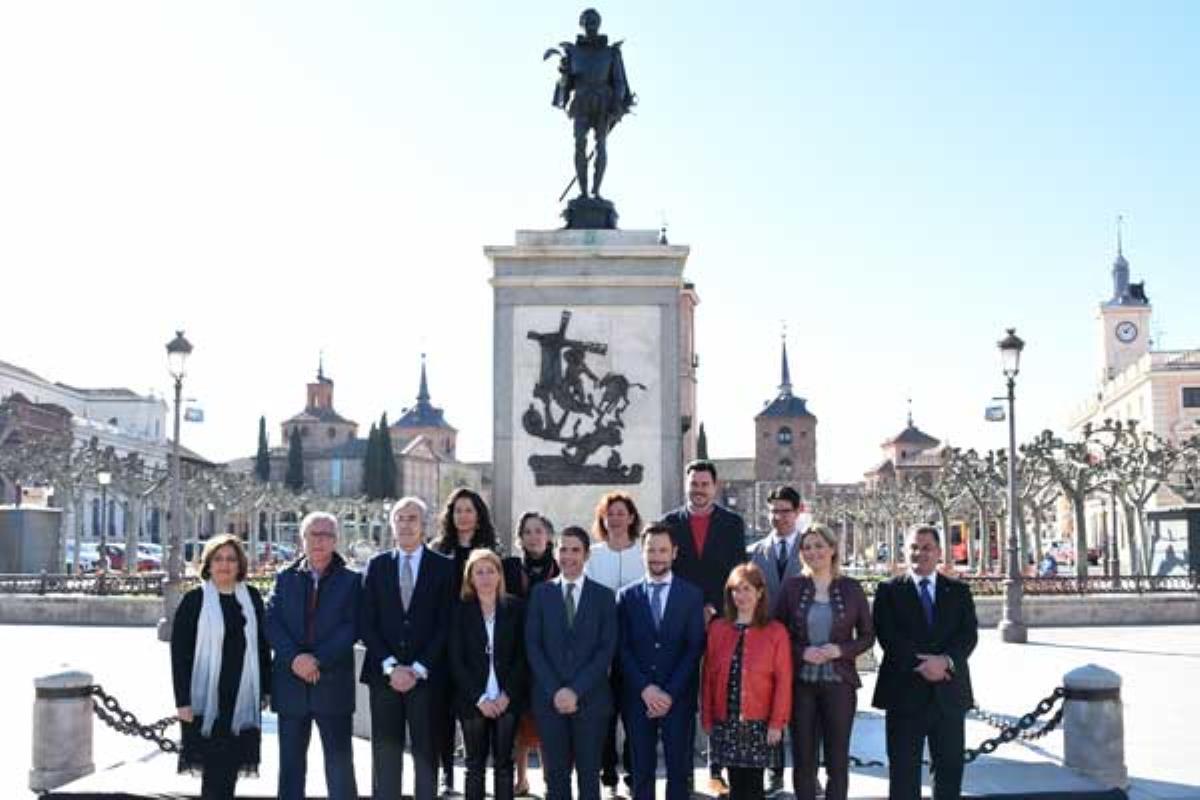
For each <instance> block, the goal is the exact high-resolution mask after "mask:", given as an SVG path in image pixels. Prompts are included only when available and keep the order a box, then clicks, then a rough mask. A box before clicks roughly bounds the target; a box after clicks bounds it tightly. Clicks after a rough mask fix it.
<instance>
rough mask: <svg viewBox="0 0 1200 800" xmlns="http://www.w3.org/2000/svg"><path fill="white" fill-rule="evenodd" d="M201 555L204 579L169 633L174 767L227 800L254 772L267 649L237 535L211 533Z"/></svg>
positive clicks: (207, 793)
mask: <svg viewBox="0 0 1200 800" xmlns="http://www.w3.org/2000/svg"><path fill="white" fill-rule="evenodd" d="M200 560H201V568H200V577H201V578H202V579H203V583H201V585H200V586H199V587H197V588H195V589H193V590H192V591H190V592H188V593H187V594H186V595H184V596H183V599H182V600H181V601H180V603H179V609H178V611H176V613H175V624H174V627H173V630H172V636H171V671H172V677H173V678H174V684H175V705H176V706H177V707H178V714H179V719H180V723H181V726H182V728H183V742H182V747H181V748H180V751H179V771H180V772H185V771H186V772H192V773H195V772H200V774H201V776H202V777H201V784H200V796H201V798H204V800H209V798H211V800H218V799H221V800H224V799H225V798H233V797H234V796H235V791H236V787H237V779H238V776H239V775H252V774H257V771H258V763H259V751H260V749H261V741H262V736H261V730H262V722H261V716H260V715H261V710H262V708H263V707H264V706H265V704H266V701H267V695H268V694H269V687H268V683H269V681H270V677H271V668H270V658H271V656H270V649H269V648H268V646H267V639H266V634H265V632H264V630H263V601H262V597H261V596H259V593H258V590H256V589H255V588H254V587H253V586H250V585H249V584H247V583H246V582H245V581H246V572H247V568H248V563H247V559H246V553H245V550H243V549H242V543H241V541H240V540H239V539H238V538H237V537H236V536H231V535H227V534H223V535H221V536H214V537H213V538H211V539H209V540H208V542H207V543H206V544H205V546H204V552H203V553H202V554H201V556H200Z"/></svg>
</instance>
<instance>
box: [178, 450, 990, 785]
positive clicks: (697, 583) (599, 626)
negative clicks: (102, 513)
mask: <svg viewBox="0 0 1200 800" xmlns="http://www.w3.org/2000/svg"><path fill="white" fill-rule="evenodd" d="M686 481H687V503H686V504H685V505H684V506H683V507H681V508H679V509H677V510H675V511H672V512H670V513H669V514H667V515H666V516H664V517H663V518H662V519H661V520H659V521H657V522H652V523H650V524H645V523H644V521H643V520H642V519H641V516H640V514H639V512H638V508H637V504H636V502H635V501H634V498H633V497H632V496H630V495H629V494H627V493H623V492H612V493H609V494H606V495H604V496H603V497H602V498H601V500H600V502H599V504H598V505H597V507H596V512H595V517H594V520H593V522H592V526H591V530H590V531H588V530H585V529H584V528H583V527H580V526H576V525H568V526H566V527H564V528H563V529H562V530H560V531H558V532H557V535H556V533H555V531H554V528H553V526H552V524H551V522H550V521H549V520H548V519H546V518H545V517H544V516H543V515H541V514H539V513H536V512H528V513H525V514H524V515H522V516H521V518H520V520H519V522H518V524H517V528H516V531H515V535H516V544H517V547H518V548H519V553H518V554H516V555H513V556H509V557H508V558H501V556H500V555H498V554H497V552H496V532H495V529H494V527H493V525H492V522H491V519H490V515H489V513H488V509H487V506H486V504H485V503H484V501H483V499H482V498H481V497H480V496H479V495H478V494H476V493H475V492H473V491H471V490H469V489H458V490H456V491H455V492H454V493H453V494H452V495H451V496H450V498H448V500H447V502H446V504H445V507H444V508H443V510H442V514H441V517H440V531H439V533H438V535H437V536H436V537H433V539H432V541H429V542H427V541H426V536H425V532H424V520H425V518H426V515H427V509H426V506H425V504H424V503H423V502H422V501H421V500H420V499H417V498H414V497H406V498H403V499H401V500H399V501H397V502H396V503H395V505H394V506H393V507H392V509H391V512H390V520H389V522H390V526H391V531H392V535H393V543H394V547H393V549H391V550H388V551H384V552H381V553H379V554H378V555H376V556H375V557H373V558H372V559H371V561H370V562H369V563H368V565H367V567H366V569H365V570H364V571H363V573H362V574H361V575H359V574H357V573H355V572H353V571H351V570H350V569H348V568H347V566H346V564H345V562H344V561H343V560H342V558H341V556H340V555H339V554H338V553H337V548H336V543H337V535H338V527H337V520H336V519H335V518H334V517H332V516H330V515H328V514H324V513H320V512H316V513H312V514H309V515H308V516H307V517H305V519H304V520H303V522H302V523H301V538H302V540H303V545H304V555H303V556H302V557H300V558H299V559H298V560H297V561H296V562H295V563H293V564H292V565H290V566H289V567H288V568H287V569H285V570H284V571H282V572H281V573H280V574H279V575H278V576H277V578H276V583H275V588H274V591H273V592H272V594H271V597H270V599H269V601H268V602H267V603H266V604H264V603H263V601H262V599H261V598H260V597H259V595H258V594H257V592H256V591H255V590H254V589H253V587H251V586H249V585H248V584H247V583H246V582H245V577H246V557H245V553H244V551H243V550H242V546H241V543H240V541H239V540H238V539H237V538H236V537H233V536H219V537H215V538H213V539H211V540H209V542H208V543H207V545H206V547H205V549H204V552H203V555H202V565H201V576H202V578H203V582H202V585H201V586H200V587H199V588H197V589H195V590H193V591H192V592H190V593H188V594H187V595H185V597H184V598H183V600H182V602H181V604H180V606H179V611H178V614H177V615H176V620H175V627H174V635H173V638H172V648H171V650H172V660H173V672H174V686H175V695H176V704H177V706H178V707H179V710H178V713H179V717H180V720H181V721H182V722H183V729H184V734H183V742H182V747H181V753H180V768H181V769H189V770H197V771H200V772H201V774H202V797H205V798H227V797H233V796H234V789H235V785H236V781H237V778H238V775H239V774H246V773H248V772H252V771H253V770H255V769H256V767H257V765H258V761H259V748H260V741H261V737H260V730H261V725H260V712H261V709H262V708H263V707H264V704H265V702H266V698H268V697H269V698H270V705H271V707H272V708H273V709H274V710H275V712H276V713H277V714H278V717H279V728H278V730H279V749H280V770H279V797H280V798H285V799H287V800H290V799H291V798H302V797H304V785H305V779H306V767H305V755H306V753H307V750H308V744H309V740H310V736H311V730H312V726H313V723H314V722H315V723H316V726H317V729H318V731H319V733H320V736H321V742H322V747H323V752H324V760H325V778H326V784H327V788H328V796H329V797H330V798H331V799H333V800H337V799H342V800H345V799H346V798H357V797H358V794H357V787H356V784H355V778H354V768H353V757H352V749H351V728H352V722H351V720H352V715H353V712H354V696H355V674H354V663H355V659H354V644H355V643H356V642H358V641H361V642H362V643H363V644H364V646H365V658H364V659H363V662H362V667H361V670H360V671H359V673H358V676H357V677H358V680H359V681H360V682H361V683H364V684H366V685H367V687H368V693H369V698H370V723H371V756H372V769H371V779H372V792H371V793H372V796H373V797H374V798H376V800H384V798H386V799H387V800H396V799H397V798H399V797H400V796H401V781H402V776H403V769H404V752H405V747H406V744H407V746H408V748H409V749H410V751H411V756H412V764H413V767H414V773H415V774H414V776H413V785H414V792H413V796H414V797H415V798H416V799H417V800H430V799H431V798H433V797H435V796H437V795H438V794H446V793H450V792H453V791H454V778H453V774H454V773H453V759H452V757H453V748H454V743H455V739H456V735H455V734H456V730H455V728H456V726H457V727H458V728H460V729H461V734H462V741H463V745H464V750H465V762H466V784H465V787H464V790H465V795H466V798H467V800H483V798H484V796H485V785H486V784H485V776H486V769H487V766H488V763H489V761H490V762H491V765H492V770H493V790H492V791H493V794H494V796H495V798H496V800H512V798H513V797H514V795H521V794H525V793H527V792H528V790H529V783H528V778H527V774H526V770H527V762H528V755H529V752H530V751H531V750H532V749H534V748H538V749H540V752H541V765H542V768H543V772H544V778H545V783H546V789H547V793H546V796H547V798H548V800H568V799H569V798H571V797H572V796H573V792H572V783H574V789H575V793H577V795H578V797H579V798H581V800H598V798H599V797H600V794H601V788H602V787H606V788H607V794H608V795H609V796H610V797H614V796H617V795H618V794H619V793H620V792H621V790H620V788H619V784H620V781H621V780H622V778H623V779H624V780H625V782H626V785H627V786H628V792H627V794H628V795H629V796H630V797H632V798H634V800H651V799H652V798H653V797H654V794H655V793H654V786H655V779H656V776H657V773H658V769H659V764H660V759H659V756H658V746H659V744H660V742H661V744H662V754H663V755H662V762H663V766H665V771H666V776H667V780H666V784H667V796H668V798H669V800H683V799H684V798H686V797H689V796H690V794H691V792H692V780H691V776H692V763H693V753H694V752H695V742H696V739H697V736H698V730H699V729H700V728H702V729H703V730H704V732H705V733H706V734H707V737H708V757H709V770H710V772H709V775H710V780H709V789H710V791H712V792H714V793H717V794H725V793H728V794H729V795H730V797H731V798H733V800H742V799H743V798H745V799H746V800H757V799H758V798H762V797H763V796H764V794H765V791H766V788H767V787H765V786H764V775H766V776H769V778H768V780H769V788H770V789H772V790H777V789H779V788H782V783H783V764H784V757H783V753H784V749H785V739H786V740H787V743H788V744H790V754H791V763H792V777H793V783H792V788H793V791H794V793H795V796H796V797H797V798H798V800H808V798H815V797H817V796H818V793H819V787H818V765H819V762H821V761H823V764H824V769H825V781H824V787H823V792H824V796H825V797H826V798H828V800H838V798H845V797H846V795H847V791H848V777H849V760H850V759H849V747H850V734H851V727H852V725H853V721H854V714H855V710H856V707H857V692H858V688H859V687H860V686H861V681H860V679H859V676H858V672H857V670H856V667H855V660H856V658H857V657H858V656H859V655H860V654H861V653H863V652H864V651H866V650H868V649H870V648H871V647H872V645H873V644H874V642H875V639H876V636H878V639H879V642H880V644H881V645H882V647H883V650H884V659H883V664H882V665H881V668H880V671H879V676H878V678H877V681H876V689H875V697H874V703H875V705H876V706H878V707H881V708H884V709H886V710H887V721H886V733H887V749H888V757H889V772H890V783H891V794H890V796H891V797H894V798H906V799H907V798H918V797H919V796H920V785H921V780H920V778H921V755H922V750H923V747H924V744H925V741H926V740H928V742H929V746H930V752H931V755H932V763H933V776H934V786H935V794H934V796H935V797H937V798H951V797H958V796H959V792H960V786H961V777H962V748H963V720H964V716H965V712H966V710H967V708H969V707H970V706H971V705H972V699H971V688H970V677H969V672H968V668H967V659H968V656H969V655H970V653H971V651H972V649H973V648H974V645H975V639H976V623H975V614H974V606H973V604H972V602H971V596H970V593H969V591H968V590H967V589H966V587H965V585H964V584H962V583H960V582H958V581H956V580H954V579H953V578H950V577H946V576H943V575H939V574H938V573H937V571H936V567H937V565H938V563H939V561H940V541H939V536H938V531H937V530H936V529H934V528H931V527H924V528H919V529H917V530H915V531H913V532H911V533H910V535H909V540H908V555H909V559H908V564H909V570H908V572H907V573H905V574H903V575H898V576H896V577H894V578H892V579H891V580H889V581H886V582H884V583H883V584H881V585H880V586H879V587H878V588H877V590H876V594H875V602H874V608H873V609H872V606H871V604H870V603H868V600H867V596H866V593H865V592H864V591H863V588H862V586H861V585H860V584H859V583H858V582H857V581H856V580H854V579H852V578H850V577H848V576H845V575H842V574H841V572H840V565H841V553H840V547H839V541H838V537H837V536H836V535H835V534H834V533H833V532H832V531H831V530H829V529H828V528H826V527H824V526H822V525H819V524H817V525H805V526H803V528H804V529H803V530H801V529H800V527H801V526H799V525H798V520H799V514H800V511H801V508H802V504H801V500H800V496H799V494H798V493H797V492H796V491H795V490H794V489H792V488H790V487H786V486H783V487H779V488H777V489H775V490H774V491H772V492H771V494H770V496H769V498H768V502H769V504H770V514H771V526H772V531H771V533H770V534H769V535H768V536H766V537H764V538H763V539H762V540H760V541H759V542H757V543H755V545H754V546H753V547H751V548H749V550H747V548H746V543H745V527H744V524H743V522H742V519H741V517H740V516H738V515H737V514H736V513H734V512H732V511H730V510H729V509H726V508H724V507H722V506H720V505H718V504H717V503H716V502H715V501H716V498H717V495H718V482H717V473H716V468H715V466H714V465H713V464H712V462H709V461H696V462H692V463H690V464H689V465H688V467H687V473H686ZM272 651H273V653H274V657H273V658H272V655H271V654H272ZM618 723H619V724H620V726H621V727H622V728H623V730H624V742H625V746H624V748H621V749H619V748H618V747H617V741H618V736H617V725H618ZM439 771H440V772H441V782H440V789H441V791H440V792H439V791H438V788H439V780H438V773H439ZM622 773H624V774H622Z"/></svg>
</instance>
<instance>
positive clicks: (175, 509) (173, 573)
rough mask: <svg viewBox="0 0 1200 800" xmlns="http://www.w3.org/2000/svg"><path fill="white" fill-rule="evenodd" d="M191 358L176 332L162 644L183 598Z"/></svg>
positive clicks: (171, 350) (170, 362)
mask: <svg viewBox="0 0 1200 800" xmlns="http://www.w3.org/2000/svg"><path fill="white" fill-rule="evenodd" d="M191 354H192V344H191V342H189V341H188V340H187V339H186V338H184V335H183V331H175V338H174V339H172V340H171V341H170V342H169V343H168V344H167V371H168V372H170V373H171V377H172V378H174V379H175V438H174V440H173V441H172V443H171V460H170V476H171V499H170V504H169V509H170V510H169V511H168V516H169V518H170V519H169V524H168V527H167V539H168V545H167V582H166V584H164V585H163V618H162V619H160V620H159V621H158V638H159V641H163V642H167V641H170V640H171V628H172V625H173V624H174V622H175V609H176V608H178V607H179V600H180V597H181V596H182V594H183V591H182V590H183V585H182V584H183V483H182V480H181V478H182V475H181V467H180V465H181V461H180V456H179V410H180V405H181V404H182V403H183V378H184V376H185V375H186V374H187V360H188V356H190V355H191Z"/></svg>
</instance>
